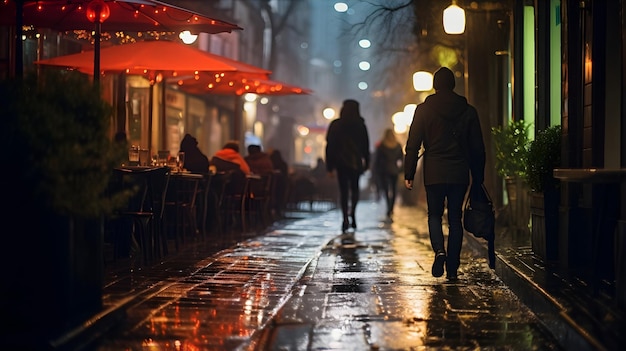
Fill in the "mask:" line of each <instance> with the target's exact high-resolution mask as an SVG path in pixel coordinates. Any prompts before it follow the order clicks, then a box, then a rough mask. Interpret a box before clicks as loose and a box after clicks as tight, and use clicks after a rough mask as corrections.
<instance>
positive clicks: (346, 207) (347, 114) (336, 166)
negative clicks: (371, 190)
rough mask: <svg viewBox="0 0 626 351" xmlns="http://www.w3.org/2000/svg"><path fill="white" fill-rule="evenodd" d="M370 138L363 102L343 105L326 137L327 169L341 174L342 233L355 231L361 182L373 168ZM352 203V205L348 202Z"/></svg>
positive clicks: (339, 178) (338, 174)
mask: <svg viewBox="0 0 626 351" xmlns="http://www.w3.org/2000/svg"><path fill="white" fill-rule="evenodd" d="M369 143H370V142H369V134H368V132H367V127H366V126H365V119H363V117H361V113H360V111H359V102H358V101H356V100H352V99H347V100H344V101H343V106H342V107H341V111H340V113H339V118H337V119H335V120H333V121H332V122H331V123H330V125H329V126H328V132H327V133H326V157H325V159H326V169H327V170H328V172H329V173H331V174H332V173H333V172H334V171H335V170H336V171H337V180H338V182H339V197H340V204H341V211H342V214H343V222H342V225H341V230H342V232H345V231H346V230H347V229H348V227H350V226H351V227H352V228H355V229H356V227H357V225H356V206H357V203H358V202H359V192H360V190H359V178H360V177H361V175H362V174H363V172H365V171H366V170H367V169H368V168H369V165H370V145H369ZM348 200H349V201H348ZM350 220H351V222H350Z"/></svg>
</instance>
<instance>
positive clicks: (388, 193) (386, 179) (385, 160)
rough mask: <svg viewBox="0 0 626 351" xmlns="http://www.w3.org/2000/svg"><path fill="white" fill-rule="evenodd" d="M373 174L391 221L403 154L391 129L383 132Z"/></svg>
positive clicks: (377, 149) (377, 148)
mask: <svg viewBox="0 0 626 351" xmlns="http://www.w3.org/2000/svg"><path fill="white" fill-rule="evenodd" d="M374 155H375V157H374V167H373V172H372V173H373V174H375V178H376V180H377V182H378V186H379V187H380V192H382V194H383V196H384V198H385V203H386V205H387V218H389V219H391V217H392V215H393V207H394V205H395V203H396V194H397V189H398V176H399V175H400V173H402V170H403V166H402V164H403V162H404V152H402V145H400V142H398V139H396V135H395V133H394V132H393V129H391V128H387V129H385V131H384V132H383V137H382V138H381V140H380V142H379V143H378V146H377V147H376V153H375V154H374Z"/></svg>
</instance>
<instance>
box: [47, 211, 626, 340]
mask: <svg viewBox="0 0 626 351" xmlns="http://www.w3.org/2000/svg"><path fill="white" fill-rule="evenodd" d="M382 213H384V211H383V210H381V209H380V208H379V206H378V204H376V203H374V202H371V201H370V202H368V201H364V202H362V204H361V205H360V206H359V210H358V212H357V220H358V221H359V228H357V230H356V232H355V233H354V235H341V234H340V230H339V225H340V220H339V218H340V214H339V212H338V211H336V210H334V211H329V212H324V213H310V214H307V216H306V217H305V218H301V219H298V220H293V221H290V222H287V223H284V224H283V225H282V226H280V227H277V228H274V229H273V230H270V231H269V232H268V233H266V234H264V235H260V236H257V237H254V238H251V239H248V240H246V241H243V242H240V243H239V244H238V245H236V246H234V247H231V248H228V249H224V250H221V251H216V248H215V246H212V247H211V246H206V245H198V246H196V247H194V248H192V249H188V250H186V251H185V252H183V253H181V254H179V255H175V256H174V257H172V258H171V259H170V260H168V261H166V262H163V263H162V264H161V265H159V266H158V267H155V268H154V269H149V270H143V271H140V272H135V273H133V274H126V275H122V276H120V277H118V278H117V279H115V280H110V281H109V282H108V284H107V285H106V286H105V289H104V296H105V299H104V303H105V306H106V310H105V311H103V312H102V313H101V314H99V315H98V316H94V318H92V319H91V320H89V321H87V322H86V323H85V324H84V325H83V326H81V327H80V328H77V329H76V330H74V331H73V332H71V333H68V334H67V335H65V336H64V337H61V338H59V339H58V340H55V341H54V343H53V344H54V345H55V346H56V347H57V348H59V349H72V350H73V349H88V350H98V351H105V350H118V349H128V350H131V349H132V350H134V349H137V350H138V349H141V348H145V347H153V348H158V347H161V349H163V350H165V349H170V348H165V347H164V345H170V346H171V349H174V347H173V346H172V343H175V342H176V341H174V340H177V341H179V342H183V343H185V342H187V343H188V344H190V345H192V346H193V345H201V346H202V347H201V348H202V349H207V350H210V349H222V350H263V349H270V348H274V349H293V350H301V349H303V348H297V347H295V346H294V345H295V344H297V343H299V342H304V340H306V342H307V344H308V345H311V344H313V345H314V347H313V348H315V347H322V346H323V345H326V346H325V347H327V348H333V347H331V345H337V347H334V348H335V349H342V347H346V346H350V347H349V348H350V349H355V350H358V349H361V347H358V346H356V345H361V346H362V347H367V348H371V347H378V348H380V347H382V348H384V349H388V348H393V347H390V345H396V346H397V345H422V346H423V345H429V346H437V347H439V346H441V347H443V346H446V345H447V346H450V345H452V346H458V347H461V346H463V345H465V344H464V343H466V342H468V339H472V336H473V335H474V334H472V333H476V335H482V334H480V333H481V332H482V333H487V335H482V336H480V337H474V340H473V342H474V343H476V344H475V345H483V346H485V345H492V346H493V345H498V347H506V346H507V345H508V346H510V347H512V349H519V346H520V345H525V344H523V343H528V342H531V343H532V344H530V345H526V346H532V345H541V346H542V347H545V348H549V349H557V348H558V347H557V346H555V345H554V341H553V340H552V339H551V337H546V336H545V335H544V334H543V333H544V332H545V329H548V330H549V331H550V332H551V333H552V336H553V337H554V338H555V339H556V340H557V341H558V344H560V345H561V346H562V347H563V348H565V349H576V350H603V349H606V350H616V349H618V348H619V347H620V346H622V345H626V343H624V338H623V336H622V335H620V333H622V334H623V330H625V329H624V328H623V326H624V324H623V319H622V317H621V316H620V315H618V314H617V313H616V312H615V311H613V310H611V309H610V306H603V305H602V299H599V298H591V297H590V296H588V295H586V294H584V291H583V290H579V289H577V288H576V286H575V285H573V284H571V283H568V282H567V281H564V280H562V279H563V278H562V277H559V276H557V275H555V274H554V273H553V272H551V271H550V270H549V269H548V268H546V267H542V266H540V265H538V264H537V263H536V262H534V260H533V258H532V253H531V252H530V248H529V247H530V243H529V239H528V238H525V239H524V238H519V237H516V236H514V235H511V234H509V233H507V232H506V231H503V230H502V231H499V233H498V238H497V240H496V253H497V263H496V270H495V273H496V274H497V276H496V275H495V274H494V271H492V270H491V269H489V268H488V267H487V260H486V257H487V250H486V244H485V243H484V242H481V241H478V240H477V239H475V238H474V237H473V236H471V235H470V234H467V235H466V236H465V243H464V251H463V254H464V256H463V258H462V267H461V270H462V271H463V273H464V274H463V275H461V276H460V279H459V283H453V284H450V283H447V282H446V281H445V278H433V277H432V276H431V275H430V264H431V263H432V251H431V250H430V247H429V244H428V236H427V230H426V220H425V213H424V210H423V209H418V208H413V207H410V208H402V207H399V208H398V209H397V211H396V216H395V222H394V223H393V224H391V223H386V222H384V221H382V220H381V219H382V217H381V216H382ZM500 279H501V281H500ZM397 282H401V283H402V284H400V285H398V284H397ZM504 284H506V286H505V285H504ZM507 286H508V287H507ZM509 288H510V289H511V290H512V291H513V292H515V294H516V295H517V296H518V297H519V298H520V299H521V301H523V302H524V303H525V304H526V305H527V306H528V307H530V309H531V310H532V311H533V312H534V314H535V315H536V316H537V317H538V318H539V319H538V320H540V321H542V322H543V325H539V324H538V322H537V319H535V318H534V316H529V315H528V312H527V311H526V308H525V306H523V305H519V304H517V303H516V302H515V301H517V297H515V296H512V297H511V296H509V294H510V293H509ZM442 289H443V290H442ZM453 291H454V292H456V293H457V294H460V295H454V296H457V298H454V299H452V300H449V299H447V298H445V297H442V296H440V295H441V294H444V295H443V296H447V294H450V293H451V292H453ZM494 294H495V295H496V296H497V299H496V298H495V297H494V296H492V295H494ZM333 299H336V300H333ZM493 299H496V300H493ZM439 300H441V301H442V302H443V301H446V300H447V304H448V305H444V306H440V305H438V303H437V302H436V301H439ZM492 300H493V301H492ZM420 301H422V302H420ZM477 306H479V307H477ZM598 316H599V317H604V318H602V319H598V318H597V317H598ZM450 318H452V319H450ZM494 318H495V319H496V320H497V323H495V324H493V320H492V319H494ZM490 319H491V321H490ZM338 323H340V325H337V324H338ZM450 323H451V324H450ZM459 323H460V324H459ZM449 324H450V325H452V326H454V328H453V329H452V330H450V331H449V332H448V333H449V334H448V335H447V336H446V337H443V338H440V340H439V339H437V340H432V337H433V336H432V335H431V334H433V333H434V334H436V335H439V334H438V333H440V332H441V330H444V331H445V330H446V328H448V327H449ZM505 325H506V326H507V328H509V329H505V330H503V329H502V328H503V326H505ZM383 326H384V327H383ZM390 326H393V328H392V329H390V328H391V327H390ZM522 326H523V327H522ZM337 327H339V328H340V329H341V330H342V334H343V335H344V336H345V335H346V332H348V333H347V334H350V333H352V334H354V335H357V334H358V337H355V339H354V340H351V339H345V337H344V339H343V340H335V339H334V336H333V330H335V329H336V328H337ZM432 328H435V329H437V328H441V330H435V331H433V330H432ZM516 328H519V329H520V330H523V332H520V330H517V329H516ZM383 329H384V332H381V330H383ZM459 331H462V334H463V335H460V334H459V335H457V333H459ZM390 333H391V334H390ZM394 333H396V334H394ZM312 335H313V336H316V338H317V339H316V338H315V337H313V339H310V338H312ZM354 335H353V336H354ZM390 338H391V339H390ZM420 338H421V339H420ZM518 338H519V339H518ZM501 339H504V340H501ZM94 340H96V341H95V342H94ZM363 340H364V341H363ZM416 340H417V341H416ZM420 340H421V341H420ZM529 340H530V341H529ZM315 342H317V343H319V344H318V345H317V346H315V345H316V344H315ZM363 342H365V344H363ZM401 342H404V344H400V343H401ZM407 343H408V344H407ZM450 343H452V344H450ZM519 343H522V344H519ZM290 345H291V346H292V347H290ZM397 347H400V346H397ZM397 347H396V348H397ZM304 349H305V350H306V349H307V348H304ZM309 349H311V348H309ZM343 349H345V348H343Z"/></svg>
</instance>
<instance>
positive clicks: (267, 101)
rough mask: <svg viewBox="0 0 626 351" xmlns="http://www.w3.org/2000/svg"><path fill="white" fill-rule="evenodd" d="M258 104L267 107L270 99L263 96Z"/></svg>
mask: <svg viewBox="0 0 626 351" xmlns="http://www.w3.org/2000/svg"><path fill="white" fill-rule="evenodd" d="M260 102H261V105H267V104H268V103H269V102H270V99H268V98H267V97H265V96H264V97H262V98H261V100H260Z"/></svg>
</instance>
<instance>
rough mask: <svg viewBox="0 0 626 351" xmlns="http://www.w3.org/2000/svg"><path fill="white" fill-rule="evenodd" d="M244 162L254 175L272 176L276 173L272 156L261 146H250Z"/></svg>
mask: <svg viewBox="0 0 626 351" xmlns="http://www.w3.org/2000/svg"><path fill="white" fill-rule="evenodd" d="M244 160H246V162H247V163H248V166H250V171H251V172H252V173H254V174H259V175H263V174H271V173H272V172H274V164H272V159H271V158H270V155H269V154H268V153H266V152H264V151H263V150H262V149H261V145H256V144H252V145H248V155H247V156H246V157H244Z"/></svg>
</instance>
